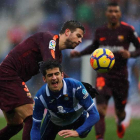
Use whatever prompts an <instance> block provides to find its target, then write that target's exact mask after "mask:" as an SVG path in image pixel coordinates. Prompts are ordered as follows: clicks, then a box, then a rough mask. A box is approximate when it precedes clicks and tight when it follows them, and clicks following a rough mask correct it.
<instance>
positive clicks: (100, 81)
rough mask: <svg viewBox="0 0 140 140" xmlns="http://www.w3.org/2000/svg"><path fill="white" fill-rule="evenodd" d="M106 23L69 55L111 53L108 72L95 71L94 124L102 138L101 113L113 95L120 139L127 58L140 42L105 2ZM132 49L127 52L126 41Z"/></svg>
mask: <svg viewBox="0 0 140 140" xmlns="http://www.w3.org/2000/svg"><path fill="white" fill-rule="evenodd" d="M106 17H107V20H108V23H107V24H105V25H103V26H101V27H99V28H98V29H97V30H96V32H95V37H94V40H93V42H92V44H91V45H89V46H87V47H86V48H85V49H84V50H82V51H81V52H78V51H75V50H73V51H71V54H70V55H71V57H80V56H83V55H86V54H91V53H92V52H93V51H94V50H95V49H97V48H101V47H102V48H108V49H110V50H111V51H112V52H113V53H114V55H115V65H114V67H113V69H112V70H110V71H109V72H108V73H104V74H102V73H97V79H96V88H97V89H98V92H99V94H100V96H97V97H96V103H97V108H98V111H99V113H100V121H99V122H98V123H97V124H96V125H95V131H96V139H97V140H103V139H104V133H105V115H106V111H107V106H108V101H109V99H110V97H113V99H114V102H115V113H116V116H117V135H118V137H119V138H122V137H123V136H124V133H125V127H124V125H123V124H122V121H123V120H124V118H125V116H126V113H125V110H124V108H125V105H126V103H127V95H128V72H127V59H128V58H130V57H137V56H138V55H140V45H139V41H138V37H137V34H136V32H135V30H134V28H133V27H132V26H130V25H128V24H127V23H125V22H121V21H120V18H121V10H120V6H119V5H118V4H117V3H115V2H112V3H109V4H108V6H107V10H106ZM131 42H132V43H133V44H134V46H135V48H136V50H135V51H133V52H129V51H128V48H129V45H130V43H131Z"/></svg>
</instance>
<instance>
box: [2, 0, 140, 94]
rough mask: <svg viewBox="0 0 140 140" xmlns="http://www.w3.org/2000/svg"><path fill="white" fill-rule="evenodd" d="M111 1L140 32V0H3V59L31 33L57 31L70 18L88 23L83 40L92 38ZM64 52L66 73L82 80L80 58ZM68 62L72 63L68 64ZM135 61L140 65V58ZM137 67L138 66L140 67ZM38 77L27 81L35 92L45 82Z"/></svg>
mask: <svg viewBox="0 0 140 140" xmlns="http://www.w3.org/2000/svg"><path fill="white" fill-rule="evenodd" d="M111 1H116V2H118V3H119V4H120V6H121V11H122V20H123V21H125V22H127V23H128V24H131V25H133V26H134V28H135V30H136V31H137V33H138V35H139V36H140V14H139V13H140V1H139V0H34V1H32V0H20V1H18V0H1V2H0V19H2V20H1V23H2V24H3V25H2V26H1V27H0V28H3V29H5V30H4V31H3V32H1V33H0V37H1V40H0V41H1V46H0V54H1V55H0V62H1V61H2V60H3V58H4V57H5V56H6V55H7V53H8V52H9V51H10V50H11V49H12V48H13V47H15V46H16V44H18V43H19V42H21V41H22V40H24V39H25V38H27V37H29V36H30V35H31V34H34V33H35V32H39V31H51V32H53V33H56V34H58V32H59V30H60V28H61V25H62V24H63V23H64V22H65V21H67V20H71V19H75V20H78V21H80V22H81V23H82V24H83V25H84V26H85V28H86V33H85V36H84V40H91V39H92V38H93V37H94V32H95V29H96V28H97V27H99V26H100V25H102V24H104V23H106V18H105V8H106V5H107V3H108V2H111ZM8 19H10V20H8ZM2 21H8V22H2ZM6 25H7V26H6ZM3 38H4V40H5V39H6V41H7V42H8V43H6V45H5V44H4V43H3ZM4 45H5V46H6V47H5V46H4ZM63 55H64V57H65V59H64V61H63V65H64V69H65V70H66V73H68V75H70V76H71V77H74V78H76V79H78V80H80V78H81V77H80V74H81V70H80V69H79V67H80V64H81V59H79V58H77V59H73V60H71V59H70V58H69V51H68V50H66V51H64V52H63ZM68 62H69V65H66V64H67V63H68ZM134 65H135V63H134ZM136 65H138V66H139V64H138V62H137V63H136ZM71 66H72V67H71ZM71 68H72V69H71ZM136 68H137V69H139V67H136ZM138 73H139V72H138ZM134 76H135V75H134ZM39 77H41V76H40V75H39V76H36V77H35V78H33V79H32V80H31V81H29V83H28V86H29V89H31V90H32V91H31V93H32V94H33V95H34V94H35V92H36V91H37V90H38V89H39V88H40V87H41V85H42V84H43V81H42V79H41V78H39ZM138 77H139V75H138ZM38 79H41V80H38ZM137 79H139V78H137ZM37 81H38V82H37ZM137 81H138V80H137Z"/></svg>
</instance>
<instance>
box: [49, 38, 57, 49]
mask: <svg viewBox="0 0 140 140" xmlns="http://www.w3.org/2000/svg"><path fill="white" fill-rule="evenodd" d="M55 46H56V42H55V41H54V40H50V42H49V49H52V50H54V51H55Z"/></svg>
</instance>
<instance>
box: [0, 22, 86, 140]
mask: <svg viewBox="0 0 140 140" xmlns="http://www.w3.org/2000/svg"><path fill="white" fill-rule="evenodd" d="M84 31H85V30H84V27H83V26H82V25H81V23H79V22H77V21H67V22H66V23H64V25H63V27H62V29H61V31H60V33H59V35H54V34H52V33H50V32H39V33H36V34H34V35H32V36H30V37H29V38H27V39H26V40H25V41H23V42H21V43H20V44H19V45H17V46H16V47H14V49H13V50H11V51H10V53H9V54H8V55H7V56H6V58H5V59H4V60H3V62H2V63H1V65H0V109H1V110H2V111H3V114H4V116H5V119H6V121H7V126H6V127H5V128H3V129H2V130H0V140H9V139H10V138H11V137H12V136H14V135H15V134H17V133H18V132H19V131H20V130H21V129H22V127H23V124H24V127H23V135H22V139H23V140H30V130H31V127H32V114H33V99H32V97H31V94H30V92H29V90H28V88H27V86H26V84H25V82H26V81H28V80H29V79H31V77H32V76H34V75H36V74H38V73H39V62H41V61H46V60H48V59H56V60H58V61H59V62H61V59H62V54H61V50H64V49H74V48H75V47H76V46H78V45H79V44H80V43H81V42H82V38H83V35H84Z"/></svg>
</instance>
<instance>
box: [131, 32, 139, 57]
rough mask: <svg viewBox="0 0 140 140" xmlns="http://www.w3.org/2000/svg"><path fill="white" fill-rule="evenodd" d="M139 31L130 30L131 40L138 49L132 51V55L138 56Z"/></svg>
mask: <svg viewBox="0 0 140 140" xmlns="http://www.w3.org/2000/svg"><path fill="white" fill-rule="evenodd" d="M136 34H137V33H136V32H135V31H134V30H130V41H131V42H132V43H133V44H134V46H135V48H136V50H135V51H133V52H130V57H137V56H139V55H140V42H139V39H138V36H137V35H136Z"/></svg>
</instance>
